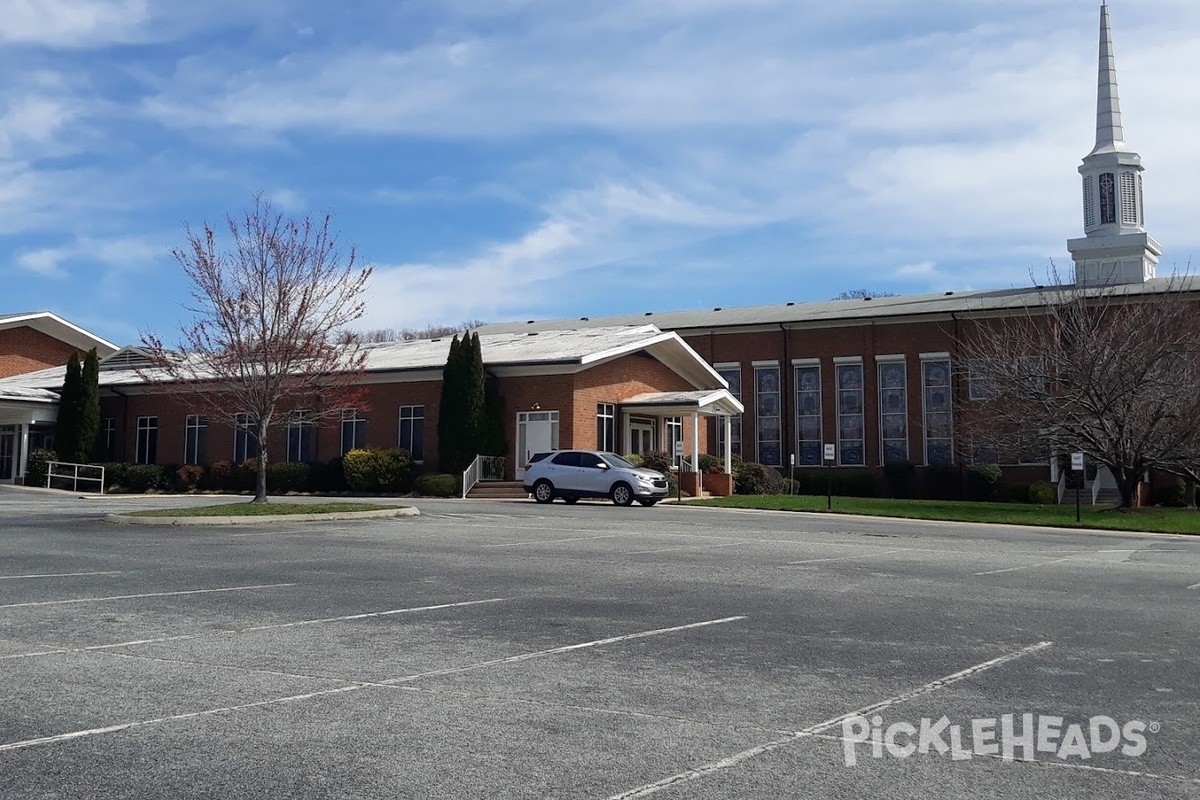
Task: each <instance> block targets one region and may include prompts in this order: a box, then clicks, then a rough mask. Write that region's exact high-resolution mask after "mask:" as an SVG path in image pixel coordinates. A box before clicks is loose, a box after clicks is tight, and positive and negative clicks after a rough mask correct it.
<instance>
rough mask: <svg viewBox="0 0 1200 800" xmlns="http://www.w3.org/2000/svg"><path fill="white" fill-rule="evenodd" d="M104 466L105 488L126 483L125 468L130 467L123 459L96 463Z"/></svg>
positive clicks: (106, 489)
mask: <svg viewBox="0 0 1200 800" xmlns="http://www.w3.org/2000/svg"><path fill="white" fill-rule="evenodd" d="M96 466H97V467H104V490H105V491H108V490H109V489H111V488H113V487H114V486H124V485H125V470H127V469H129V465H128V464H126V463H124V462H122V461H105V462H102V463H100V464H97V465H96Z"/></svg>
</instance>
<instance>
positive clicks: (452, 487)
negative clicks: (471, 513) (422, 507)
mask: <svg viewBox="0 0 1200 800" xmlns="http://www.w3.org/2000/svg"><path fill="white" fill-rule="evenodd" d="M352 452H353V451H352ZM413 490H414V491H415V492H416V493H417V494H421V495H427V496H429V497H457V496H458V492H459V489H458V478H456V477H454V476H453V475H447V474H445V473H442V472H426V473H425V474H424V475H418V476H417V480H416V482H415V483H414V484H413Z"/></svg>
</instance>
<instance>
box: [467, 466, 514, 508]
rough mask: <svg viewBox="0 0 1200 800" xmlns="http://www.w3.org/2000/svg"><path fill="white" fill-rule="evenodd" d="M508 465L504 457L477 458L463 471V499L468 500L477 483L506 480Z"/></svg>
mask: <svg viewBox="0 0 1200 800" xmlns="http://www.w3.org/2000/svg"><path fill="white" fill-rule="evenodd" d="M507 463H508V462H507V459H505V457H504V456H475V460H474V461H472V462H471V466H469V467H467V468H466V469H465V470H463V480H462V487H463V488H462V496H463V499H464V500H465V499H466V497H467V495H468V494H469V493H470V492H471V490H472V489H474V488H475V485H476V484H477V483H480V482H482V481H502V480H504V467H505V465H506V464H507Z"/></svg>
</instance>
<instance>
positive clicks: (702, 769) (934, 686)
mask: <svg viewBox="0 0 1200 800" xmlns="http://www.w3.org/2000/svg"><path fill="white" fill-rule="evenodd" d="M1051 644H1053V642H1038V643H1037V644H1034V645H1030V646H1029V647H1023V648H1021V649H1020V650H1016V651H1014V652H1012V653H1008V654H1006V655H1003V656H1000V657H998V658H993V659H992V660H991V661H984V662H983V663H981V664H976V665H975V666H973V667H967V668H966V669H964V670H959V671H958V672H955V673H953V674H950V675H947V676H946V677H944V678H938V679H937V680H936V681H931V682H930V683H927V684H925V685H924V686H920V687H918V688H916V689H912V690H911V691H908V692H904V693H903V694H898V695H896V696H895V697H889V698H888V699H886V700H881V701H879V702H878V703H872V704H871V705H869V706H863V707H862V708H859V709H856V710H854V711H850V712H847V713H845V714H842V715H841V716H838V717H834V718H833V719H828V720H825V721H824V722H818V723H817V724H815V725H810V726H808V727H807V728H804V729H803V730H799V731H796V732H794V733H791V734H788V735H787V736H784V737H782V738H779V739H775V740H773V741H770V742H767V743H765V744H761V745H758V746H757V747H752V748H750V749H749V750H743V751H742V752H740V753H734V754H733V755H731V756H728V757H726V758H722V759H720V760H719V761H710V762H709V763H707V764H702V765H701V766H699V767H694V768H692V769H689V770H687V771H685V772H680V773H678V774H676V775H672V776H670V777H667V778H663V779H662V780H658V781H655V782H654V783H647V784H645V785H644V786H639V787H637V788H635V789H630V790H628V791H625V792H621V793H620V794H615V795H612V796H611V797H609V798H608V800H629V799H630V798H634V797H646V796H648V795H652V794H656V793H658V792H660V791H662V790H663V789H666V788H668V787H670V786H675V785H677V784H680V783H687V782H688V781H694V780H696V779H697V778H703V777H705V776H706V775H711V774H712V773H714V772H720V771H721V770H726V769H729V768H731V767H735V766H737V765H738V764H740V763H742V762H743V761H746V760H748V759H751V758H754V757H755V756H760V755H762V754H763V753H769V752H771V751H772V750H778V749H779V748H781V747H784V746H785V745H789V744H791V743H792V742H795V741H797V740H799V739H804V738H809V737H812V736H815V735H816V734H819V733H824V732H825V731H827V730H829V729H830V728H836V727H837V726H838V725H841V724H842V722H844V721H845V720H847V719H851V718H853V717H859V716H863V717H865V716H869V715H871V714H874V713H876V712H879V711H882V710H884V709H887V708H891V707H892V706H894V705H897V704H899V703H904V702H907V701H909V700H913V699H915V698H917V697H921V696H922V695H926V694H930V693H931V692H936V691H937V690H938V689H942V688H944V687H946V686H949V685H951V684H953V683H958V682H959V681H961V680H965V679H966V678H969V677H971V676H973V675H978V674H979V673H981V672H985V671H986V670H989V669H992V668H994V667H998V666H1000V665H1001V664H1006V663H1008V662H1009V661H1015V660H1017V659H1018V658H1023V657H1025V656H1027V655H1030V654H1031V653H1036V652H1038V651H1039V650H1044V649H1046V648H1047V647H1049V646H1050V645H1051Z"/></svg>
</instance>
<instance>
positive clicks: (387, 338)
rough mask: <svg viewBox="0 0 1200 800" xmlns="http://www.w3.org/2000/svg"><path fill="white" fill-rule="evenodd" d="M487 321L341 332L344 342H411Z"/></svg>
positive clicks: (457, 332)
mask: <svg viewBox="0 0 1200 800" xmlns="http://www.w3.org/2000/svg"><path fill="white" fill-rule="evenodd" d="M486 324H487V323H486V322H484V321H483V320H479V319H471V320H467V321H465V322H461V323H459V324H458V325H441V324H438V323H430V324H429V325H426V326H425V327H423V328H368V329H366V330H361V331H345V332H344V333H343V334H342V341H344V342H358V343H361V344H380V343H384V342H411V341H414V340H416V339H440V338H442V337H445V336H454V335H456V334H459V333H465V332H466V331H469V330H471V329H473V328H478V327H481V326H483V325H486Z"/></svg>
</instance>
